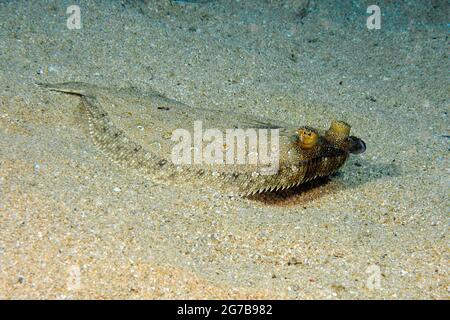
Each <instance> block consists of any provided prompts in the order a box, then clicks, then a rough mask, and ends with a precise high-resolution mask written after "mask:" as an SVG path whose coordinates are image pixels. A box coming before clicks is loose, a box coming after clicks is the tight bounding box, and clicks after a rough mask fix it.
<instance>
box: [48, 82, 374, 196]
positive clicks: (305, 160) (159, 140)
mask: <svg viewBox="0 0 450 320" xmlns="http://www.w3.org/2000/svg"><path fill="white" fill-rule="evenodd" d="M39 85H40V86H42V87H45V88H48V89H50V90H53V91H59V92H63V93H69V94H75V95H77V96H80V97H81V101H82V103H83V106H84V108H85V110H86V113H87V116H88V119H89V132H90V136H91V137H92V140H93V142H94V144H95V145H96V146H97V147H98V148H99V149H100V150H102V151H103V152H104V154H106V155H107V156H108V157H109V158H110V159H111V160H113V161H114V162H116V163H118V164H120V165H122V166H125V167H127V168H134V169H138V170H139V171H141V172H142V173H143V174H145V175H146V176H148V177H150V178H151V179H153V180H156V181H163V182H168V183H171V184H175V185H178V184H182V183H193V184H200V185H202V186H206V187H213V188H216V189H219V190H221V191H224V192H230V193H232V194H239V195H244V196H245V195H252V194H255V193H262V192H270V191H277V190H283V189H288V188H291V187H295V186H298V185H300V184H302V183H305V182H308V181H310V180H313V179H315V178H317V177H324V176H329V175H330V174H332V173H334V172H336V171H337V170H338V169H339V168H340V167H342V165H343V164H344V163H345V161H346V160H347V158H348V156H349V153H350V152H352V153H359V152H363V151H364V150H365V144H364V142H363V141H362V140H360V139H358V138H356V137H348V134H347V136H346V137H344V138H336V137H335V136H334V135H333V134H330V133H329V131H330V130H331V129H330V130H328V131H327V132H319V131H318V130H315V129H311V130H312V132H313V133H314V134H315V135H316V136H317V137H318V138H317V141H316V142H315V143H314V147H312V148H309V147H308V148H309V149H302V148H301V147H300V145H301V144H300V143H299V140H302V136H301V134H299V129H298V127H295V126H292V125H289V124H285V123H278V122H277V123H274V122H272V121H267V120H264V119H257V118H254V117H249V116H247V115H243V114H237V113H232V112H223V111H217V110H211V109H207V108H200V107H190V106H188V105H185V104H183V103H180V102H177V101H174V100H171V99H169V98H166V97H164V96H162V95H161V94H159V93H158V92H155V91H151V90H148V91H145V92H142V91H139V90H137V89H135V88H104V87H99V86H96V85H91V84H86V83H80V82H67V83H60V84H39ZM194 121H202V122H203V128H204V129H206V128H217V129H219V130H222V132H225V130H226V129H235V128H242V129H247V128H254V129H274V128H277V129H279V130H280V131H279V141H280V142H279V148H280V156H279V170H278V171H277V172H276V173H275V174H271V175H264V174H261V166H260V165H250V164H245V165H241V164H231V165H230V164H226V165H224V164H211V165H208V164H192V165H174V164H173V163H172V161H171V157H170V155H171V151H172V148H173V145H174V142H173V141H172V140H171V136H172V132H173V131H174V130H175V129H179V128H184V129H186V130H188V131H189V132H190V133H191V134H192V133H193V123H194ZM308 130H309V128H308ZM349 130H350V129H349V126H348V131H349ZM204 144H205V145H206V144H207V143H205V142H204Z"/></svg>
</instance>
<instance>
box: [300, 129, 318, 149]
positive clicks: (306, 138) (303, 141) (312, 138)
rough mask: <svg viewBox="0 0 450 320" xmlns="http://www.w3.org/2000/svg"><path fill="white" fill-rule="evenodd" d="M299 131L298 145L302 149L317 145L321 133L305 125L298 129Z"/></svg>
mask: <svg viewBox="0 0 450 320" xmlns="http://www.w3.org/2000/svg"><path fill="white" fill-rule="evenodd" d="M297 133H298V137H299V139H298V145H299V146H300V148H301V149H302V150H309V149H311V148H313V147H314V146H316V145H317V142H318V141H319V135H318V133H317V132H315V131H314V130H313V129H310V128H307V127H303V128H300V129H298V130H297Z"/></svg>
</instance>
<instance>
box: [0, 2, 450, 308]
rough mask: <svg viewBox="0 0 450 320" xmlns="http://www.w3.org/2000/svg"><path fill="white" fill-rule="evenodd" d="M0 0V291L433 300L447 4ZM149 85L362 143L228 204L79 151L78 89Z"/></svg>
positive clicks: (443, 268) (439, 280)
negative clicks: (268, 191)
mask: <svg viewBox="0 0 450 320" xmlns="http://www.w3.org/2000/svg"><path fill="white" fill-rule="evenodd" d="M335 2H336V1H331V0H330V1H314V0H311V1H309V2H308V1H295V0H285V1H269V0H267V1H257V0H255V1H234V0H233V1H201V3H175V2H173V3H171V2H170V1H131V0H128V1H79V2H78V4H79V7H80V10H81V23H82V24H81V29H68V28H67V23H66V22H67V21H66V20H67V19H68V17H69V15H68V14H66V9H67V7H69V6H70V5H72V4H73V3H72V2H71V1H11V2H10V1H0V226H1V227H0V297H1V298H5V299H11V298H27V299H28V298H57V299H71V298H75V299H78V298H102V299H110V298H133V299H134V298H137V299H140V298H169V299H173V298H175V299H178V298H244V299H245V298H273V299H277V298H285V299H301V298H305V299H312V298H318V299H345V298H351V299H363V298H381V299H391V298H398V299H409V298H413V299H439V298H441V299H447V298H448V293H449V292H448V290H449V276H448V261H449V250H448V249H449V247H448V209H449V207H450V206H449V200H448V199H449V197H448V190H449V189H448V187H449V166H448V151H449V139H448V138H449V119H448V112H449V101H448V96H449V78H448V69H449V63H448V62H449V60H448V55H447V44H448V25H447V22H448V21H447V16H446V12H448V7H447V3H446V1H433V2H432V4H428V2H425V1H409V2H401V3H396V2H393V1H387V0H386V1H378V2H379V3H378V5H379V6H380V8H381V12H382V22H381V29H379V30H368V29H367V27H366V19H367V17H368V14H367V13H366V9H367V7H368V6H369V5H370V4H371V3H370V2H368V1H346V2H345V4H344V2H343V4H340V5H336V4H335ZM64 81H83V82H88V83H94V84H99V85H103V86H109V85H116V86H131V85H132V86H136V87H139V88H153V89H155V90H157V91H159V92H161V93H163V94H165V95H167V96H168V97H171V98H174V99H176V100H179V101H182V102H185V103H187V104H189V105H198V106H207V107H210V108H217V109H221V110H232V111H238V112H243V113H248V114H250V115H262V116H264V117H266V118H272V119H279V120H283V121H288V122H291V123H293V124H299V125H304V124H309V125H313V126H316V127H322V128H325V127H327V126H328V124H329V123H330V121H331V120H332V119H334V118H338V119H342V120H345V121H347V122H348V123H350V124H351V125H352V130H353V134H355V135H357V136H359V137H361V138H363V139H364V140H365V141H366V143H367V147H368V148H367V152H366V153H364V154H363V155H360V156H354V157H352V158H351V159H350V160H349V161H348V163H347V164H346V166H345V167H344V168H343V169H342V170H341V171H340V173H339V174H338V175H336V176H335V177H333V178H332V179H331V180H330V181H328V182H327V183H323V184H319V185H315V186H312V187H309V188H300V189H298V190H295V192H291V193H289V194H287V195H285V196H277V195H268V196H264V197H259V198H252V199H249V198H232V199H230V198H228V197H226V196H224V195H222V194H220V193H218V192H215V191H213V190H211V192H209V193H200V192H198V190H196V188H195V186H192V187H191V188H177V187H169V186H167V185H164V184H155V183H153V182H152V181H149V180H148V179H147V178H146V177H141V176H139V175H136V174H135V173H134V172H133V171H131V170H127V169H124V168H121V167H118V166H116V165H115V164H114V163H111V162H110V161H109V160H108V159H106V158H105V157H104V156H103V155H102V154H101V153H100V152H99V151H98V150H97V149H96V148H95V147H94V145H93V144H92V141H90V138H89V134H88V129H87V123H86V119H85V116H84V115H83V113H82V111H81V109H80V106H79V104H80V101H79V98H77V97H74V96H67V95H63V94H58V93H53V92H48V91H45V90H41V89H40V88H38V87H37V86H36V85H35V83H36V82H64Z"/></svg>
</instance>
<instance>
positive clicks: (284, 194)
mask: <svg viewBox="0 0 450 320" xmlns="http://www.w3.org/2000/svg"><path fill="white" fill-rule="evenodd" d="M398 176H401V168H400V166H399V165H398V164H396V163H395V160H393V161H391V162H374V161H372V160H367V159H363V158H351V159H349V161H348V162H347V164H346V167H345V169H344V170H343V171H342V172H337V173H335V174H333V175H331V176H330V177H323V178H317V179H315V180H313V181H310V182H308V183H305V184H302V185H300V186H298V187H295V188H291V189H288V190H283V191H278V192H269V193H264V194H256V195H253V196H248V197H247V198H248V199H249V200H252V201H256V202H259V203H261V204H264V205H274V206H303V207H305V208H306V206H307V205H308V204H309V203H311V202H314V201H315V200H318V199H320V198H321V197H323V196H325V195H330V194H335V195H336V196H338V193H339V192H340V191H342V190H345V189H354V190H355V192H358V190H359V189H361V188H363V186H364V185H365V184H366V183H368V182H372V181H375V180H383V179H390V178H393V177H398Z"/></svg>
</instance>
